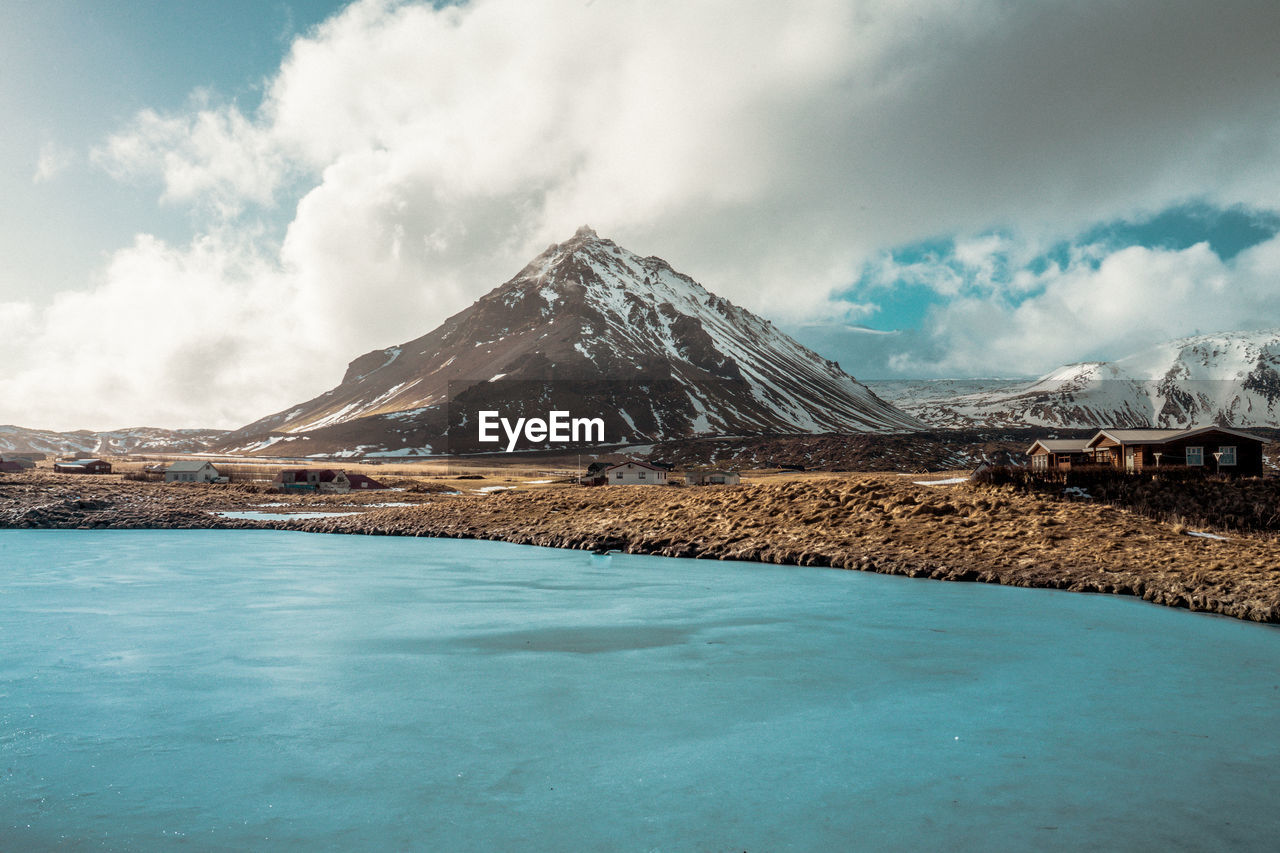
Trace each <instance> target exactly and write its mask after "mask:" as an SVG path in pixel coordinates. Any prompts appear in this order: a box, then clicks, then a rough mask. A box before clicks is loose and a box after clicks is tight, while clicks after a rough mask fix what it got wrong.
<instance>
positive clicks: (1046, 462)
mask: <svg viewBox="0 0 1280 853" xmlns="http://www.w3.org/2000/svg"><path fill="white" fill-rule="evenodd" d="M1088 445H1089V439H1087V438H1041V439H1037V440H1036V442H1035V444H1033V445H1031V447H1029V448H1028V449H1027V455H1028V456H1030V457H1031V470H1032V471H1070V470H1071V468H1072V467H1073V466H1076V465H1087V464H1090V463H1092V461H1093V459H1092V457H1091V454H1090V453H1089V452H1088V450H1087V448H1088Z"/></svg>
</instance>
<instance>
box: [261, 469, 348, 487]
mask: <svg viewBox="0 0 1280 853" xmlns="http://www.w3.org/2000/svg"><path fill="white" fill-rule="evenodd" d="M272 482H273V483H276V484H278V485H279V486H280V488H281V489H283V490H285V491H288V492H295V491H302V492H349V491H351V480H350V479H349V478H348V477H347V475H346V473H345V472H343V471H334V470H333V469H331V468H287V469H285V470H284V471H281V472H280V473H279V474H276V476H275V477H274V478H273V479H272Z"/></svg>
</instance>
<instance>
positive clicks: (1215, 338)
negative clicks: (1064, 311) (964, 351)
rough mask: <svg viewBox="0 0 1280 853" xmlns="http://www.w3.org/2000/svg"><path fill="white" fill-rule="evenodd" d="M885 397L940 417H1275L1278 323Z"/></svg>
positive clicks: (1083, 420) (1246, 422)
mask: <svg viewBox="0 0 1280 853" xmlns="http://www.w3.org/2000/svg"><path fill="white" fill-rule="evenodd" d="M886 398H887V399H890V400H892V401H893V402H894V403H895V405H898V406H899V407H900V408H902V409H903V410H904V411H907V412H909V413H911V414H913V415H915V416H916V417H918V418H920V419H921V420H923V421H925V422H927V423H929V424H932V425H934V426H947V427H970V426H1000V427H1014V426H1023V425H1033V426H1059V427H1095V426H1118V427H1147V426H1150V427H1160V428H1176V427H1185V426H1191V425H1200V424H1220V425H1224V426H1239V427H1250V426H1255V427H1257V426H1262V427H1280V329H1268V330H1263V331H1253V332H1221V333H1217V334H1211V335H1197V336H1195V337H1189V338H1180V339H1178V340H1174V341H1168V342H1166V343H1162V344H1158V345H1156V346H1153V347H1149V348H1147V349H1145V350H1142V351H1141V352H1137V353H1134V354H1132V355H1129V356H1126V357H1125V358H1122V359H1119V360H1117V361H1113V362H1105V361H1102V362H1083V363H1080V364H1068V365H1064V366H1062V367H1059V368H1057V369H1056V370H1053V371H1051V372H1050V373H1047V374H1045V375H1044V376H1042V377H1040V378H1039V379H1037V380H1035V381H1034V382H1023V383H1019V384H1017V385H1014V386H1012V387H1006V388H1001V389H992V390H982V391H976V392H971V393H963V394H958V395H950V396H948V395H942V396H928V395H922V394H919V393H918V392H917V393H916V394H915V396H914V397H913V396H911V395H909V394H907V393H904V392H897V391H896V390H895V393H889V394H887V397H886Z"/></svg>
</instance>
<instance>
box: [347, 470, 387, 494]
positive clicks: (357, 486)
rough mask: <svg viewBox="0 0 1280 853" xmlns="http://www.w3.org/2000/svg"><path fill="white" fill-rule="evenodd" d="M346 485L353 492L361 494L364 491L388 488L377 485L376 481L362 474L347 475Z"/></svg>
mask: <svg viewBox="0 0 1280 853" xmlns="http://www.w3.org/2000/svg"><path fill="white" fill-rule="evenodd" d="M347 485H348V487H349V488H350V489H351V491H353V492H361V491H364V490H366V489H368V490H373V489H385V488H388V486H387V485H386V484H384V483H379V482H378V481H377V480H375V479H373V478H372V477H366V476H365V475H364V474H348V475H347Z"/></svg>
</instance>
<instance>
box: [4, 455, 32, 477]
mask: <svg viewBox="0 0 1280 853" xmlns="http://www.w3.org/2000/svg"><path fill="white" fill-rule="evenodd" d="M34 467H36V463H34V462H32V461H31V460H30V459H25V458H23V457H14V456H3V457H0V471H8V472H10V473H13V474H19V473H21V472H23V471H30V470H31V469H32V468H34Z"/></svg>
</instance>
